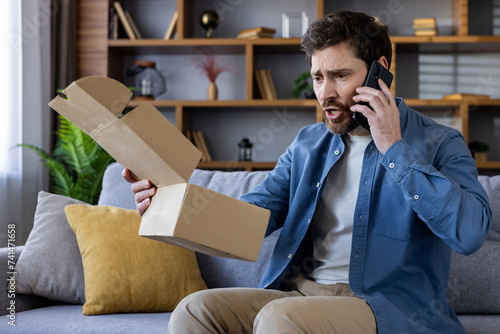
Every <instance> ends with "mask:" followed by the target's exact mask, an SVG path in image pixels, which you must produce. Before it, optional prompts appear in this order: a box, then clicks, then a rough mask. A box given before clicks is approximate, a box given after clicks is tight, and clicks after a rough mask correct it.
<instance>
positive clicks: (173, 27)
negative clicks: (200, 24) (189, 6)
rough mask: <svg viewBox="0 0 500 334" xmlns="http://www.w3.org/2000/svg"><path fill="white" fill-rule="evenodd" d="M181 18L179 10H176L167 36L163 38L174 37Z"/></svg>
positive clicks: (166, 33)
mask: <svg viewBox="0 0 500 334" xmlns="http://www.w3.org/2000/svg"><path fill="white" fill-rule="evenodd" d="M178 19H179V12H178V11H177V10H176V11H175V12H174V15H172V19H171V20H170V24H169V25H168V28H167V31H166V32H165V36H164V37H163V39H172V38H174V35H175V32H176V31H177V20H178Z"/></svg>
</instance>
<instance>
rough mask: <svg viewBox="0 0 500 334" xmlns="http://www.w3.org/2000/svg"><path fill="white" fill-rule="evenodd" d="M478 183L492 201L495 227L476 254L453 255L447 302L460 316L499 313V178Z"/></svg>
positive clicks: (484, 179) (486, 177)
mask: <svg viewBox="0 0 500 334" xmlns="http://www.w3.org/2000/svg"><path fill="white" fill-rule="evenodd" d="M479 181H480V182H481V184H482V186H483V187H484V189H485V190H486V193H487V194H488V197H489V200H490V206H491V209H492V214H493V219H492V226H491V231H490V234H489V235H488V238H487V240H486V242H485V243H484V245H483V246H482V247H481V249H479V250H478V251H477V252H476V253H474V254H472V255H469V256H464V255H461V254H458V253H457V252H455V251H453V252H452V256H451V266H450V282H449V290H448V300H449V301H450V304H451V306H452V308H453V310H454V311H455V312H456V313H457V314H473V313H478V314H495V313H496V314H498V313H500V304H499V303H498V301H499V300H500V289H498V287H500V266H498V259H499V257H500V242H499V241H500V176H493V177H488V176H480V177H479Z"/></svg>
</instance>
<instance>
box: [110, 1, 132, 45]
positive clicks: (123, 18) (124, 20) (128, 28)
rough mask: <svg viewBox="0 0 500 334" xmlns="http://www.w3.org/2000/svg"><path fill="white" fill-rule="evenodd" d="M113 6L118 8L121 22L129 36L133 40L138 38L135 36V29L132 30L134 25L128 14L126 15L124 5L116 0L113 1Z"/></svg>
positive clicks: (117, 12) (117, 11)
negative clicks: (130, 21) (129, 20)
mask: <svg viewBox="0 0 500 334" xmlns="http://www.w3.org/2000/svg"><path fill="white" fill-rule="evenodd" d="M113 7H114V8H115V10H116V14H118V18H119V19H120V22H121V23H122V25H123V27H124V28H125V32H126V33H127V36H128V38H130V39H131V40H136V39H137V38H136V37H135V34H134V31H133V30H132V27H131V26H130V23H129V22H128V20H127V16H126V15H125V11H124V10H123V8H122V5H121V4H120V3H119V2H118V1H115V2H113Z"/></svg>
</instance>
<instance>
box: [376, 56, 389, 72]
mask: <svg viewBox="0 0 500 334" xmlns="http://www.w3.org/2000/svg"><path fill="white" fill-rule="evenodd" d="M377 61H378V62H379V63H380V64H382V66H384V67H385V68H386V69H389V62H388V61H387V58H385V56H382V57H380V58H379V59H378V60H377Z"/></svg>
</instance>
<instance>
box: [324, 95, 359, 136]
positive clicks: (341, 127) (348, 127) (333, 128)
mask: <svg viewBox="0 0 500 334" xmlns="http://www.w3.org/2000/svg"><path fill="white" fill-rule="evenodd" d="M321 107H322V108H323V109H324V108H327V107H335V108H337V109H340V110H342V111H343V113H342V115H341V116H340V118H339V119H336V120H331V119H328V118H327V117H326V115H325V113H326V111H323V121H324V122H325V124H326V127H327V128H328V130H329V131H330V132H331V133H333V134H337V135H344V134H347V133H349V132H351V131H353V130H354V129H356V128H357V127H358V126H359V124H358V123H357V122H356V121H355V120H354V119H353V118H352V115H353V112H352V111H351V109H350V106H349V105H346V104H343V103H339V102H323V103H322V104H321Z"/></svg>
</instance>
